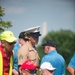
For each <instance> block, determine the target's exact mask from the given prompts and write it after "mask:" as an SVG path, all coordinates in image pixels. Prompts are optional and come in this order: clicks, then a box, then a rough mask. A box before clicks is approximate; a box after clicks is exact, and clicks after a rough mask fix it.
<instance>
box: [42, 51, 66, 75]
mask: <svg viewBox="0 0 75 75" xmlns="http://www.w3.org/2000/svg"><path fill="white" fill-rule="evenodd" d="M43 62H50V63H51V64H52V66H53V67H55V68H56V70H55V71H54V75H62V74H65V60H64V58H63V57H62V56H61V55H60V54H58V53H57V51H56V50H52V51H50V52H49V53H48V54H46V55H45V56H44V57H43V58H42V61H41V64H42V63H43Z"/></svg>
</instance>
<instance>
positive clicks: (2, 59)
mask: <svg viewBox="0 0 75 75" xmlns="http://www.w3.org/2000/svg"><path fill="white" fill-rule="evenodd" d="M0 40H1V45H0V75H12V68H13V59H12V56H13V51H12V50H13V48H14V44H15V43H16V41H17V38H16V37H15V36H14V34H13V32H11V31H4V32H2V33H1V35H0Z"/></svg>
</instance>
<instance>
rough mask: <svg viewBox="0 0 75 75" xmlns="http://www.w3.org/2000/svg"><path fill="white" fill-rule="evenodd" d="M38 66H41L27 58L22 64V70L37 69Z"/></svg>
mask: <svg viewBox="0 0 75 75" xmlns="http://www.w3.org/2000/svg"><path fill="white" fill-rule="evenodd" d="M36 68H40V67H39V66H36V65H35V64H34V63H33V61H32V60H26V61H25V62H24V63H23V64H22V66H21V70H35V69H36Z"/></svg>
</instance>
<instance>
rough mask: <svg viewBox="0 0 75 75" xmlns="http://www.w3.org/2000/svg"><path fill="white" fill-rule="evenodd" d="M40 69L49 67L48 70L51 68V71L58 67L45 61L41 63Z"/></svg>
mask: <svg viewBox="0 0 75 75" xmlns="http://www.w3.org/2000/svg"><path fill="white" fill-rule="evenodd" d="M40 69H41V70H43V69H47V70H50V71H54V70H55V69H56V68H54V67H53V66H52V64H51V63H49V62H44V63H42V64H41V66H40Z"/></svg>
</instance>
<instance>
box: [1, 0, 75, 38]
mask: <svg viewBox="0 0 75 75" xmlns="http://www.w3.org/2000/svg"><path fill="white" fill-rule="evenodd" d="M0 6H2V7H3V8H5V11H4V12H5V15H4V17H2V18H3V20H4V21H7V20H9V21H11V22H12V25H13V26H12V27H11V28H9V29H10V30H12V31H13V32H14V34H15V35H16V37H17V36H18V35H19V33H20V32H21V31H23V30H25V29H27V28H30V27H33V26H41V28H40V31H41V34H42V36H41V37H40V39H41V38H42V37H43V35H45V34H46V33H48V32H50V31H57V30H60V29H69V30H72V31H73V32H75V0H0ZM43 25H46V26H45V30H43V29H44V28H43ZM44 31H45V32H44ZM44 33H45V34H44Z"/></svg>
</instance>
